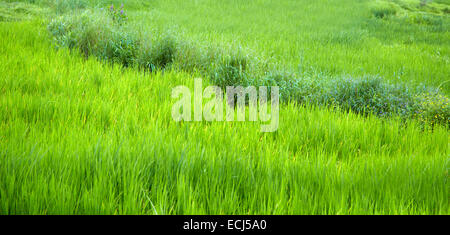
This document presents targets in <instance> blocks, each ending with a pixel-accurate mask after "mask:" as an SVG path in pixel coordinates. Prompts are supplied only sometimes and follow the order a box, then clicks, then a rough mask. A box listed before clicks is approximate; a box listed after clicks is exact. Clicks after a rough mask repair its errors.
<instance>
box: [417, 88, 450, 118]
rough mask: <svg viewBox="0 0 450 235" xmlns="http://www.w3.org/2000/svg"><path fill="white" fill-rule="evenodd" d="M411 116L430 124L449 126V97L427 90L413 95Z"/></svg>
mask: <svg viewBox="0 0 450 235" xmlns="http://www.w3.org/2000/svg"><path fill="white" fill-rule="evenodd" d="M415 101H416V103H415V105H416V107H417V109H416V110H415V112H414V114H413V117H414V118H416V119H418V120H419V121H421V122H422V123H424V124H428V125H431V126H434V125H437V124H440V125H445V126H447V127H450V99H449V98H448V97H446V96H444V95H442V94H439V93H438V92H427V93H423V94H420V95H417V96H416V97H415Z"/></svg>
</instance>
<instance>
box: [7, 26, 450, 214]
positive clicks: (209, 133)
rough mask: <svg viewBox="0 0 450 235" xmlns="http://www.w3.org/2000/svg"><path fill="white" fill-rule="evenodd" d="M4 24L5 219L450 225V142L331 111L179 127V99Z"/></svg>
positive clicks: (160, 79)
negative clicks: (366, 217) (404, 217)
mask: <svg viewBox="0 0 450 235" xmlns="http://www.w3.org/2000/svg"><path fill="white" fill-rule="evenodd" d="M50 48H51V45H50V42H49V40H48V36H47V33H46V31H45V28H44V27H43V26H42V25H41V24H39V23H36V22H34V23H29V22H23V23H4V22H3V23H0V64H2V66H0V74H1V76H0V91H1V92H0V213H1V214H21V213H26V214H29V213H31V214H55V213H57V214H61V213H62V214H66V213H67V214H73V213H83V214H90V213H105V214H112V213H119V214H129V213H132V214H140V213H149V214H154V213H158V214H192V213H200V214H203V213H208V214H236V213H238V214H256V213H263V214H299V213H302V214H319V213H320V214H361V213H364V214H399V213H401V214H448V213H449V207H448V205H449V203H448V195H449V188H448V184H447V179H448V156H449V150H448V131H447V130H445V129H443V128H437V129H436V130H435V131H434V132H427V131H426V132H423V131H421V130H420V128H419V127H417V125H416V124H415V123H414V122H411V123H408V125H407V127H401V125H400V123H399V122H397V121H395V120H380V119H378V118H375V117H368V118H363V117H359V116H357V115H354V114H344V113H340V112H337V113H336V112H332V111H330V110H327V109H322V108H314V107H307V108H299V107H294V106H293V105H285V106H282V107H281V113H280V128H279V130H278V132H276V133H261V132H259V127H260V125H259V123H251V122H245V123H237V122H234V123H227V122H216V123H206V122H204V123H175V122H174V121H172V119H171V116H170V111H171V110H170V109H171V104H172V103H173V100H172V99H171V98H170V92H171V89H172V88H173V87H175V86H177V85H180V84H186V85H189V86H191V87H192V86H193V84H192V83H193V79H192V77H191V75H189V74H184V73H175V72H170V71H166V72H165V73H164V74H153V75H148V74H147V75H144V74H142V73H140V72H137V71H135V70H131V69H130V70H122V69H120V68H118V67H113V68H112V67H109V66H107V65H105V64H102V63H99V62H97V61H96V60H94V59H89V60H87V61H84V60H83V59H82V58H81V57H80V56H79V55H77V54H71V53H69V52H68V51H66V50H59V51H55V50H52V49H50Z"/></svg>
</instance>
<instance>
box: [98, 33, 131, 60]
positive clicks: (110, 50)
mask: <svg viewBox="0 0 450 235" xmlns="http://www.w3.org/2000/svg"><path fill="white" fill-rule="evenodd" d="M138 44H139V42H138V40H137V39H136V37H135V36H133V35H132V34H131V33H127V32H123V31H114V32H112V34H111V37H110V39H109V40H107V41H102V42H101V45H102V48H101V49H99V50H98V57H100V58H102V59H104V60H108V61H110V62H113V63H119V64H122V65H123V66H125V67H128V66H131V65H132V64H133V63H134V60H135V58H136V54H137V50H138V46H139V45H138Z"/></svg>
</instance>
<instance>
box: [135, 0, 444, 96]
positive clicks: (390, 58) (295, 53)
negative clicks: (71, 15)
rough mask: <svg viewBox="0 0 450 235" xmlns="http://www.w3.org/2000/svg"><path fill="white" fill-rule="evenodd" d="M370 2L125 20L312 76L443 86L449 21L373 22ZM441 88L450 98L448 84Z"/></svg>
mask: <svg viewBox="0 0 450 235" xmlns="http://www.w3.org/2000/svg"><path fill="white" fill-rule="evenodd" d="M369 2H375V1H369V0H364V1H354V0H340V1H335V0H320V1H317V0H303V1H297V0H286V1H270V0H257V1H240V0H230V1H220V2H217V1H214V0H202V1H177V0H156V1H152V2H151V3H149V4H148V8H146V10H145V11H135V12H132V13H131V16H132V17H131V19H132V20H133V19H134V20H133V22H132V24H134V25H140V26H137V27H142V28H144V29H149V28H165V29H167V28H173V29H175V30H177V31H183V32H185V34H186V35H187V36H188V37H190V38H194V39H195V40H197V41H199V42H201V43H211V42H212V43H216V44H223V45H229V44H235V45H242V46H244V47H247V48H249V49H251V50H253V51H254V54H255V55H256V56H258V57H260V58H263V59H267V60H270V61H273V62H274V63H278V64H280V67H288V68H289V69H290V70H297V71H300V72H307V73H310V74H312V75H313V76H317V79H324V78H326V77H327V76H339V75H342V74H350V75H353V76H359V75H364V74H372V75H373V74H379V75H381V76H382V77H384V78H385V79H388V80H391V81H394V82H396V81H401V82H406V83H409V84H411V85H413V86H415V85H418V84H419V83H424V84H427V85H432V86H435V87H437V86H439V85H441V84H442V83H444V82H446V81H448V77H449V73H448V68H449V67H450V65H449V63H450V61H449V57H448V55H449V54H450V44H449V43H448V41H450V32H449V27H448V26H449V24H450V17H449V16H448V15H445V16H442V17H440V18H439V19H438V20H436V22H434V24H431V25H427V24H418V23H412V22H410V20H409V18H408V17H406V16H404V15H402V16H399V17H393V18H392V19H376V18H375V17H374V16H373V14H372V12H371V8H370V6H371V5H370V4H368V3H369ZM409 2H414V1H409ZM416 2H417V3H418V2H419V1H416ZM147 9H151V10H150V11H149V10H147ZM406 15H408V14H407V13H406ZM409 15H412V13H411V12H409ZM324 75H326V76H324ZM441 88H442V89H443V90H444V91H445V92H446V93H447V94H449V93H448V92H449V91H450V83H445V84H444V85H442V86H441Z"/></svg>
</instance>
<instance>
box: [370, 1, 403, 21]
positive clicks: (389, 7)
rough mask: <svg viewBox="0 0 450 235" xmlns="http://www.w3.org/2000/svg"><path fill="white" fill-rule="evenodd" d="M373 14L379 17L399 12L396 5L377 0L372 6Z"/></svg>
mask: <svg viewBox="0 0 450 235" xmlns="http://www.w3.org/2000/svg"><path fill="white" fill-rule="evenodd" d="M371 11H372V14H373V15H374V16H375V17H376V18H379V19H384V18H386V17H389V16H392V15H395V14H396V13H397V9H396V6H395V5H393V4H390V3H387V2H376V4H374V5H373V6H372V7H371Z"/></svg>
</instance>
